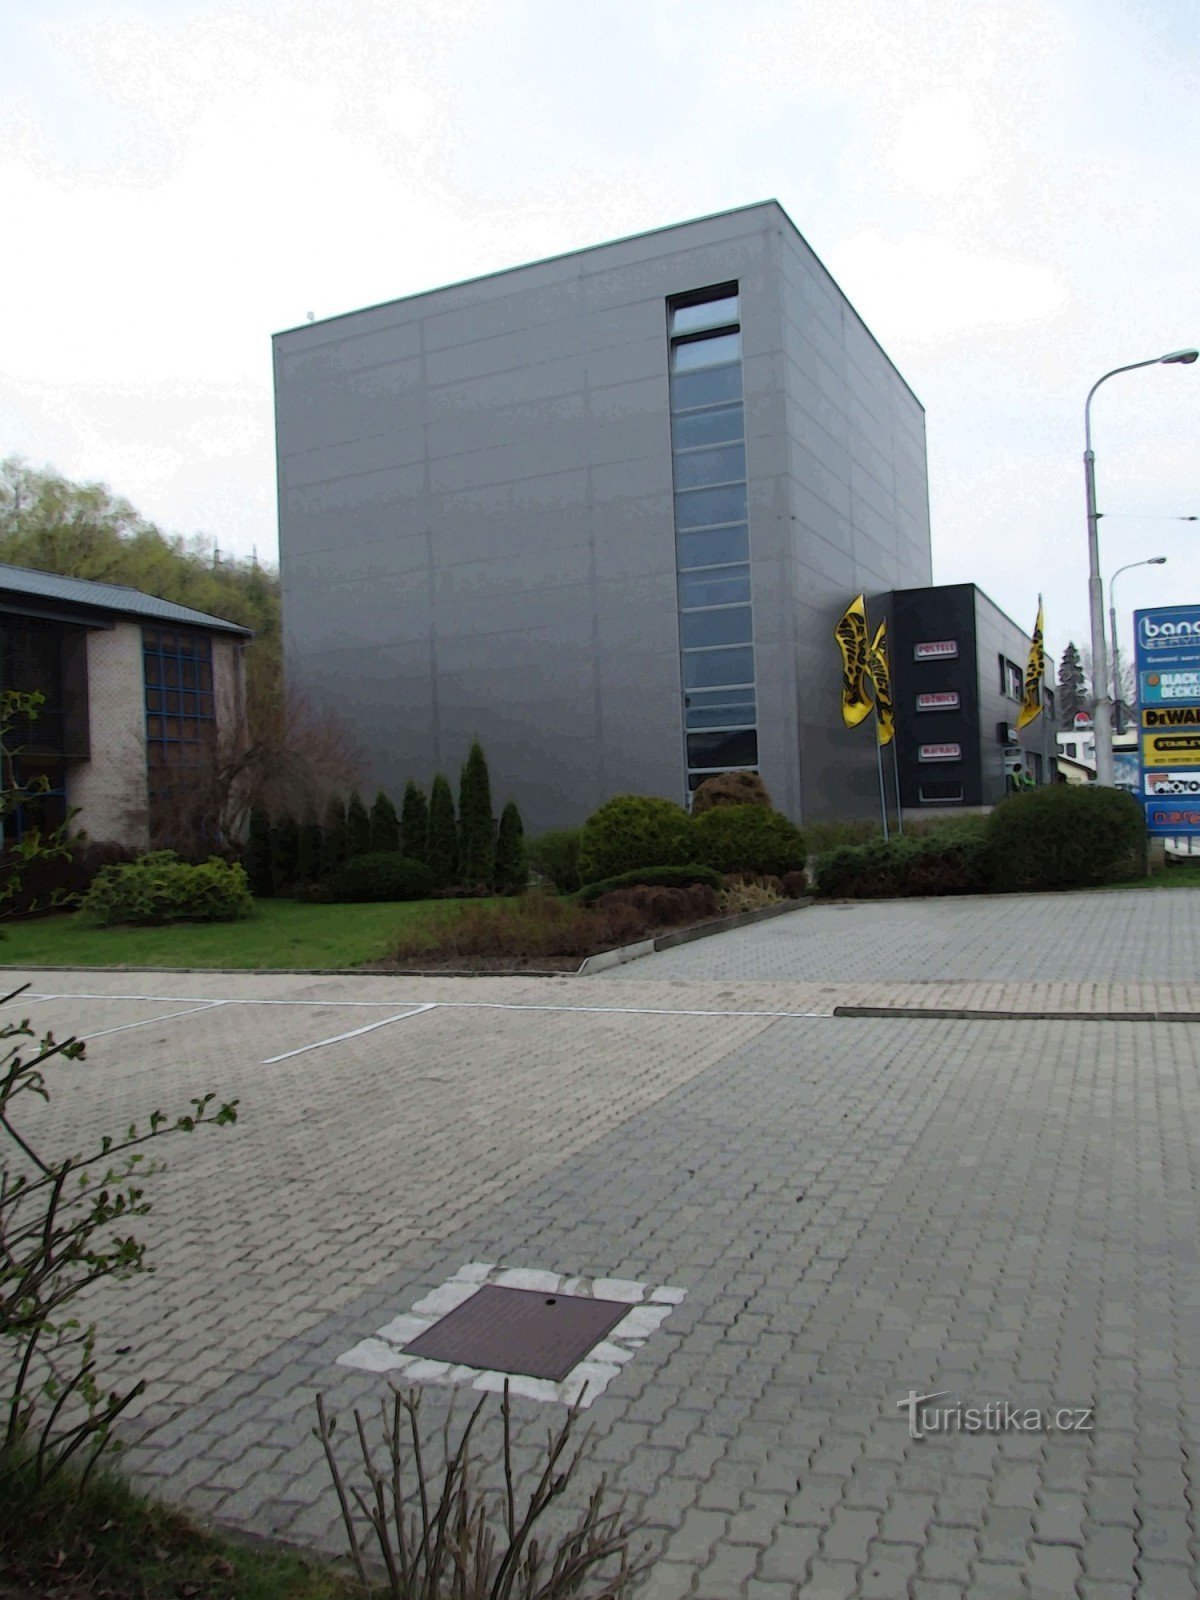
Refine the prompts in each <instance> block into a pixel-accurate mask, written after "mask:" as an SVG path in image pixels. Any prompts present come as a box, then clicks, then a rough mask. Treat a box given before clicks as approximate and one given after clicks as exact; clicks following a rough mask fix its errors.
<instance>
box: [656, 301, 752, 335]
mask: <svg viewBox="0 0 1200 1600" xmlns="http://www.w3.org/2000/svg"><path fill="white" fill-rule="evenodd" d="M737 321H738V297H737V295H736V294H730V295H722V296H721V297H720V298H719V299H717V300H702V301H700V302H699V304H697V305H687V306H675V307H673V308H672V311H671V332H672V334H680V333H699V331H700V330H701V329H702V328H723V327H727V326H728V325H729V323H731V322H737Z"/></svg>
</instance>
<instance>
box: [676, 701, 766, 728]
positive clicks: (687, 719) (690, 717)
mask: <svg viewBox="0 0 1200 1600" xmlns="http://www.w3.org/2000/svg"><path fill="white" fill-rule="evenodd" d="M753 723H754V701H753V700H751V701H750V702H749V704H748V705H747V704H743V703H739V704H737V705H723V706H690V707H689V708H688V710H687V712H686V714H685V716H684V725H685V726H686V727H688V728H740V727H744V726H745V727H749V726H752V725H753Z"/></svg>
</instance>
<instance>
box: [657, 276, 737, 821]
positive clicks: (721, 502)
mask: <svg viewBox="0 0 1200 1600" xmlns="http://www.w3.org/2000/svg"><path fill="white" fill-rule="evenodd" d="M740 324H741V307H740V299H739V294H738V288H737V285H736V284H726V285H723V286H721V287H720V288H718V289H714V290H712V291H710V292H708V293H705V292H702V291H699V292H695V293H692V294H689V295H685V296H682V297H680V299H679V300H677V301H671V302H668V306H667V333H668V340H669V346H670V369H671V443H672V447H673V455H672V474H673V477H674V484H675V550H676V565H677V567H678V571H679V635H680V650H681V675H682V678H683V685H684V696H683V701H684V703H683V708H682V711H683V716H682V722H683V729H682V732H683V744H684V752H685V756H684V759H685V767H686V785H687V792H688V794H689V795H690V794H691V793H692V792H694V790H695V789H696V787H697V786H698V784H699V783H700V782H702V781H703V779H704V778H705V777H707V776H709V775H710V774H711V773H712V772H714V771H729V770H750V771H753V770H756V769H757V765H758V729H757V718H756V697H755V689H754V645H753V638H754V625H753V611H752V604H751V589H750V567H749V558H750V543H749V525H748V520H747V516H748V493H747V481H746V448H745V417H744V413H743V409H742V406H741V404H740V401H741V397H742V336H741V325H740Z"/></svg>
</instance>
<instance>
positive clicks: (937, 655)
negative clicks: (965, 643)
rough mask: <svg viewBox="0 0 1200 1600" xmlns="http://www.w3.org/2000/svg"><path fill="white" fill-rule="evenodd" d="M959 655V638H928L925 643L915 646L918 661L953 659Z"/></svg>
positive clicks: (914, 651)
mask: <svg viewBox="0 0 1200 1600" xmlns="http://www.w3.org/2000/svg"><path fill="white" fill-rule="evenodd" d="M957 655H958V640H957V639H926V641H925V643H924V644H917V645H914V646H913V658H914V660H916V661H953V660H954V658H955V657H956V656H957Z"/></svg>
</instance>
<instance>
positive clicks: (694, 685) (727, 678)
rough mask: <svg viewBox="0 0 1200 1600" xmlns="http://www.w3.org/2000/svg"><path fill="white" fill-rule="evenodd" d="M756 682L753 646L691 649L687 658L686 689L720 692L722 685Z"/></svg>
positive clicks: (685, 665)
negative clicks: (715, 690) (716, 690)
mask: <svg viewBox="0 0 1200 1600" xmlns="http://www.w3.org/2000/svg"><path fill="white" fill-rule="evenodd" d="M753 682H754V647H753V646H752V645H737V646H735V647H734V648H732V649H726V650H689V651H688V652H687V654H686V655H684V657H683V686H684V688H685V689H718V688H720V687H721V685H722V684H741V683H744V684H752V683H753Z"/></svg>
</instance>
